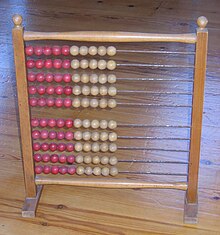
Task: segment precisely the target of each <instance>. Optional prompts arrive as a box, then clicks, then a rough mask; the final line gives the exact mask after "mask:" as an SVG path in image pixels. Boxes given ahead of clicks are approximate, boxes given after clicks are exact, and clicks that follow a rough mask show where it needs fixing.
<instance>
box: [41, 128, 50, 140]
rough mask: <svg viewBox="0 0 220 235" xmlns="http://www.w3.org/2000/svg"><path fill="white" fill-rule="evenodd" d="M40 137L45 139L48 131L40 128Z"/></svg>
mask: <svg viewBox="0 0 220 235" xmlns="http://www.w3.org/2000/svg"><path fill="white" fill-rule="evenodd" d="M40 137H41V139H44V140H45V139H47V138H48V131H47V130H42V131H41V133H40Z"/></svg>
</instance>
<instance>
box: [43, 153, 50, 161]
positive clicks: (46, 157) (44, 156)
mask: <svg viewBox="0 0 220 235" xmlns="http://www.w3.org/2000/svg"><path fill="white" fill-rule="evenodd" d="M42 160H43V162H49V161H50V155H49V154H48V153H45V154H43V155H42Z"/></svg>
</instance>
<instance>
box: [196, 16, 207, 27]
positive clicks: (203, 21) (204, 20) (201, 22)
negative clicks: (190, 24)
mask: <svg viewBox="0 0 220 235" xmlns="http://www.w3.org/2000/svg"><path fill="white" fill-rule="evenodd" d="M197 24H198V26H199V28H201V29H204V28H205V27H206V25H207V24H208V20H207V18H206V17H205V16H200V17H199V18H198V19H197Z"/></svg>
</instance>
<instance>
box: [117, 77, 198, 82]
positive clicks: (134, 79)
mask: <svg viewBox="0 0 220 235" xmlns="http://www.w3.org/2000/svg"><path fill="white" fill-rule="evenodd" d="M117 81H160V82H161V81H171V82H172V81H174V82H193V80H192V79H176V78H175V79H172V78H117Z"/></svg>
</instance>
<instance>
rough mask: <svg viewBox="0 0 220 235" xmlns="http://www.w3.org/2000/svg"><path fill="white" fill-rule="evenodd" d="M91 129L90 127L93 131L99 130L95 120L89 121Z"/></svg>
mask: <svg viewBox="0 0 220 235" xmlns="http://www.w3.org/2000/svg"><path fill="white" fill-rule="evenodd" d="M91 127H92V128H93V129H97V128H99V121H98V120H96V119H94V120H92V121H91Z"/></svg>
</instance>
